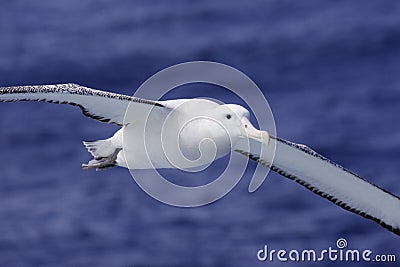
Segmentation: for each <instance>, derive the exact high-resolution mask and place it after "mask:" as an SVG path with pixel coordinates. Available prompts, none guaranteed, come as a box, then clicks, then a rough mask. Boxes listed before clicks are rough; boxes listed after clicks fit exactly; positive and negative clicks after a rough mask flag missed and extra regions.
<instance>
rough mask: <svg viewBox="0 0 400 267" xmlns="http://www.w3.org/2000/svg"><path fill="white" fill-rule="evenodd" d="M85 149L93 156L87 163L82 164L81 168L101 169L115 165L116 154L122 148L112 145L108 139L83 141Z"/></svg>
mask: <svg viewBox="0 0 400 267" xmlns="http://www.w3.org/2000/svg"><path fill="white" fill-rule="evenodd" d="M83 144H84V145H85V147H86V149H87V150H88V151H89V153H90V154H92V156H93V157H94V159H93V160H91V161H89V163H88V164H82V169H84V170H88V169H94V168H95V169H96V170H102V169H106V168H109V167H114V166H115V165H116V163H117V162H116V160H117V155H118V153H119V152H120V151H121V150H122V149H121V148H117V147H115V146H114V145H113V143H112V141H111V140H110V139H105V140H97V141H93V142H83Z"/></svg>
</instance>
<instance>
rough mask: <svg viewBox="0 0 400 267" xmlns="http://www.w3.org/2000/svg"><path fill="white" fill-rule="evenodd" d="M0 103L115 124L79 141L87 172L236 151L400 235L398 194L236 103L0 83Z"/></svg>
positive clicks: (177, 163)
mask: <svg viewBox="0 0 400 267" xmlns="http://www.w3.org/2000/svg"><path fill="white" fill-rule="evenodd" d="M0 101H1V102H13V101H46V102H50V103H56V104H69V105H74V106H78V107H79V108H80V109H81V110H82V112H83V114H84V115H86V116H88V117H90V118H92V119H95V120H98V121H101V122H106V123H112V124H115V125H118V126H120V127H121V128H120V129H119V130H118V131H117V132H116V133H115V134H114V135H113V136H112V137H110V138H108V139H105V140H98V141H93V142H83V143H84V145H85V147H86V148H87V150H88V151H89V152H90V153H91V154H92V156H93V159H92V160H91V161H89V162H88V163H87V164H82V168H83V169H85V170H86V169H96V170H102V169H105V168H110V167H113V166H120V167H125V168H129V169H150V168H193V167H199V166H203V165H206V164H209V163H211V162H212V161H214V160H215V159H218V158H221V157H223V156H225V155H227V154H229V153H230V152H231V151H235V152H238V153H241V154H243V155H245V156H246V157H248V158H250V159H252V160H255V161H257V162H258V163H259V164H262V165H264V166H266V167H268V168H270V169H271V170H273V171H275V172H277V173H279V174H280V175H282V176H284V177H286V178H288V179H290V180H293V181H295V182H296V183H298V184H300V185H302V186H304V187H305V188H307V189H309V190H310V191H312V192H313V193H315V194H317V195H319V196H321V197H323V198H325V199H327V200H329V201H331V202H332V203H334V204H336V205H338V206H339V207H341V208H344V209H346V210H348V211H350V212H353V213H355V214H358V215H360V216H362V217H365V218H367V219H370V220H373V221H375V222H377V223H378V224H380V225H381V226H383V227H384V228H386V229H387V230H389V231H391V232H393V233H395V234H397V235H400V199H399V197H397V196H395V195H393V194H391V193H390V192H388V191H386V190H384V189H382V188H380V187H378V186H377V185H374V184H372V183H370V182H368V181H367V180H365V179H363V178H361V177H360V176H358V175H357V174H355V173H353V172H351V171H349V170H347V169H345V168H344V167H342V166H340V165H338V164H336V163H334V162H333V161H331V160H329V159H327V158H325V157H324V156H322V155H320V154H318V153H317V152H315V151H314V150H312V149H310V148H309V147H307V146H305V145H300V144H296V143H292V142H289V141H286V140H284V139H281V138H278V137H275V136H272V135H270V134H269V133H268V132H266V131H262V130H258V129H256V128H255V127H254V126H253V125H252V124H251V123H250V120H249V117H250V113H249V111H248V110H246V109H245V108H243V107H242V106H239V105H234V104H219V103H216V102H214V101H211V100H206V99H177V100H167V101H152V100H146V99H141V98H137V97H132V96H126V95H121V94H116V93H110V92H105V91H100V90H95V89H91V88H87V87H84V86H81V85H77V84H73V83H69V84H56V85H37V86H13V87H1V88H0ZM160 151H161V152H160Z"/></svg>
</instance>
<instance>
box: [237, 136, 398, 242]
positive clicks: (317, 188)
mask: <svg viewBox="0 0 400 267" xmlns="http://www.w3.org/2000/svg"><path fill="white" fill-rule="evenodd" d="M274 146H275V147H276V151H275V155H274V159H273V161H272V162H271V160H268V159H267V160H266V159H265V158H263V156H260V153H257V152H255V153H253V152H252V151H245V150H240V149H239V150H236V151H237V152H239V153H241V154H243V155H245V156H247V157H249V158H250V159H252V160H255V161H257V162H258V163H259V164H262V165H264V166H266V167H268V168H270V169H271V170H273V171H275V172H277V173H278V174H280V175H282V176H284V177H286V178H288V179H290V180H293V181H295V182H296V183H298V184H300V185H302V186H304V187H305V188H307V189H309V190H310V191H312V192H313V193H315V194H317V195H319V196H321V197H323V198H326V199H328V200H329V201H331V202H333V203H334V204H336V205H338V206H340V207H342V208H344V209H346V210H348V211H351V212H353V213H356V214H358V215H361V216H363V217H364V218H367V219H370V220H373V221H375V222H377V223H378V224H380V225H381V226H383V227H384V228H386V229H388V230H389V231H391V232H393V233H395V234H397V235H400V199H399V197H397V196H395V195H393V194H391V193H390V192H388V191H386V190H384V189H382V188H380V187H378V186H376V185H374V184H372V183H370V182H368V181H367V180H365V179H363V178H361V177H360V176H358V175H357V174H355V173H353V172H351V171H349V170H347V169H345V168H344V167H342V166H340V165H338V164H336V163H334V162H333V161H331V160H329V159H327V158H325V157H324V156H322V155H320V154H318V153H317V152H315V151H314V150H312V149H310V148H309V147H307V146H304V145H300V144H296V143H292V142H289V141H286V140H284V139H280V138H276V137H271V144H269V145H268V146H267V147H265V148H263V149H264V150H265V151H267V152H266V154H267V153H268V150H271V149H272V147H274ZM265 151H264V152H265Z"/></svg>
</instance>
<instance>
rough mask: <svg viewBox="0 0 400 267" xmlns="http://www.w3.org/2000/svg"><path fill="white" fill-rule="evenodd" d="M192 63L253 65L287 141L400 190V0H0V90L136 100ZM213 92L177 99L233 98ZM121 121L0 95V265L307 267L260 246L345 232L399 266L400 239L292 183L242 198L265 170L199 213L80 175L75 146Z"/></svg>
mask: <svg viewBox="0 0 400 267" xmlns="http://www.w3.org/2000/svg"><path fill="white" fill-rule="evenodd" d="M192 60H210V61H216V62H221V63H224V64H228V65H230V66H233V67H235V68H237V69H239V70H240V71H242V72H244V73H245V74H247V75H248V76H249V77H250V78H251V79H253V80H254V81H255V82H256V84H257V85H258V86H259V87H260V88H261V90H262V91H263V94H264V95H265V97H266V98H267V99H268V101H269V103H270V106H271V109H272V111H273V113H274V116H275V120H276V127H277V134H278V136H280V137H282V138H285V139H287V140H290V141H293V142H297V143H302V144H307V145H309V146H310V147H311V148H313V149H314V150H316V151H318V152H319V153H321V154H323V155H325V156H326V157H328V158H330V159H332V160H333V161H335V162H337V163H339V164H341V165H343V166H345V167H347V168H348V169H350V170H352V171H354V172H356V173H358V174H360V175H361V176H363V177H365V178H366V179H368V180H369V181H371V182H373V183H375V184H378V185H379V186H381V187H383V188H385V189H386V190H388V191H390V192H392V193H394V194H396V195H400V176H399V170H400V2H399V1H395V0H393V1H385V0H380V1H361V0H360V1H314V0H310V1H286V0H283V1H282V0H263V1H257V0H256V1H247V2H246V1H212V0H204V1H183V0H181V1H175V0H173V1H161V0H159V1H144V0H142V1H126V0H124V1H106V0H98V1H77V0H68V1H67V0H59V1H50V0H43V1H23V0H17V1H2V3H1V8H0V86H11V85H31V84H55V83H66V82H74V83H79V84H82V85H86V86H89V87H92V88H98V89H102V90H107V91H112V92H117V93H123V94H129V95H131V94H133V93H134V92H135V90H136V89H137V88H138V87H139V86H140V85H141V84H142V82H144V81H145V80H146V79H148V78H149V77H150V76H151V75H153V74H155V73H156V72H157V71H160V70H162V69H163V68H166V67H169V66H172V65H174V64H177V63H182V62H186V61H192ZM210 88H211V87H207V85H204V87H201V88H200V87H199V86H197V87H190V86H189V87H186V89H185V87H182V88H181V89H180V90H178V89H177V90H176V91H174V93H173V94H172V95H173V97H197V96H203V97H205V96H209V95H208V94H211V93H212V92H213V95H212V97H214V98H218V99H219V100H221V101H224V102H229V100H230V99H231V97H230V96H229V95H228V94H227V93H224V92H222V91H221V92H220V91H218V90H216V91H215V90H212V88H211V89H210ZM172 95H171V96H172ZM117 129H118V128H117V127H116V126H113V125H108V124H104V123H100V122H97V121H94V120H91V119H89V118H86V117H84V116H83V115H82V114H81V113H80V110H79V109H77V108H75V107H71V106H64V105H51V104H47V103H29V102H21V103H1V104H0V266H298V265H299V263H293V262H279V261H278V260H277V259H276V258H275V259H274V261H273V262H269V261H266V262H260V261H258V260H257V256H256V254H257V252H258V251H259V250H260V249H262V248H264V245H268V248H269V249H275V250H279V249H285V250H287V251H289V250H291V249H298V250H303V249H314V250H316V251H321V250H323V249H328V248H329V247H332V248H336V241H337V240H338V239H339V238H345V239H346V240H347V242H348V248H349V249H359V250H360V251H362V250H365V249H369V250H371V251H372V252H373V254H374V255H375V254H395V255H396V256H397V263H384V264H383V263H382V265H379V266H398V265H399V262H400V249H399V248H400V238H399V237H398V236H396V235H394V234H392V233H390V232H389V231H387V230H385V229H384V228H382V227H380V226H379V225H377V224H376V223H374V222H372V221H370V220H367V219H364V218H362V217H360V216H357V215H355V214H352V213H350V212H347V211H345V210H343V209H341V208H339V207H337V206H335V205H333V204H332V203H330V202H329V201H327V200H325V199H323V198H321V197H319V196H317V195H314V194H312V193H311V192H310V191H308V190H306V189H305V188H303V187H301V186H299V185H298V184H296V183H294V182H292V181H290V180H288V179H286V178H283V177H281V176H279V175H277V174H274V173H270V174H269V175H268V178H267V179H266V181H265V182H264V183H263V185H262V186H261V187H260V189H259V190H257V191H256V192H255V193H252V194H250V193H248V191H247V187H248V184H249V181H250V174H251V169H252V168H253V169H254V167H255V164H252V165H251V166H250V169H249V170H248V172H247V173H246V175H245V176H244V177H243V179H242V180H241V181H240V183H239V184H238V185H237V186H236V187H235V188H234V189H233V190H232V191H231V192H230V193H229V194H228V195H226V196H225V197H224V198H222V199H221V200H219V201H217V202H215V203H212V204H210V205H207V206H203V207H199V208H176V207H172V206H168V205H165V204H162V203H160V202H158V201H156V200H155V199H153V198H151V197H149V196H148V195H147V194H146V193H144V192H143V191H142V190H141V189H140V188H139V186H138V185H137V184H136V183H135V182H134V180H133V179H132V177H131V175H130V173H129V171H128V170H126V169H122V168H113V169H109V170H106V171H102V172H95V171H82V170H81V164H82V163H86V162H87V161H89V160H90V155H89V153H87V151H86V150H85V148H84V147H83V145H82V143H81V142H82V141H83V140H96V139H103V138H107V137H109V136H111V135H112V134H113V133H114V132H115V131H116V130H117ZM217 171H218V168H217V170H216V172H217ZM168 173H169V175H171V176H174V172H173V171H171V172H168ZM209 173H210V172H207V174H206V175H203V177H201V175H195V178H193V179H200V180H197V181H194V182H193V183H194V184H196V183H200V184H201V183H202V181H209V180H210V178H209ZM187 179H190V176H189V177H188V178H187ZM202 179H203V180H202ZM354 190H357V188H354ZM372 201H373V200H372ZM399 212H400V211H399ZM309 264H310V263H303V264H302V265H304V266H308V265H309ZM317 264H318V265H320V266H334V265H335V266H336V265H337V264H340V265H341V266H366V265H365V264H366V263H365V262H338V261H336V262H332V261H329V260H325V261H323V262H319V263H315V264H311V265H312V266H314V265H317ZM375 266H378V265H375Z"/></svg>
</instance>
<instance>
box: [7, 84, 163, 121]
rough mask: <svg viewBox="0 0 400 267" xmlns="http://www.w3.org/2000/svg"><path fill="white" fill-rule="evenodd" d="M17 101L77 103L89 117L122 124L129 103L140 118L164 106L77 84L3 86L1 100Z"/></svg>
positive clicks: (75, 104)
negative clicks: (154, 108)
mask: <svg viewBox="0 0 400 267" xmlns="http://www.w3.org/2000/svg"><path fill="white" fill-rule="evenodd" d="M14 101H46V102H49V103H55V104H69V105H73V106H78V107H79V108H80V109H81V110H82V113H83V114H84V115H85V116H87V117H90V118H92V119H95V120H98V121H101V122H107V123H113V124H117V125H119V126H122V125H123V124H124V117H125V112H126V110H127V108H128V106H129V109H132V111H133V112H134V113H135V115H136V116H137V117H140V116H141V115H144V116H145V115H146V114H148V112H149V108H153V107H157V108H163V107H164V105H163V104H161V103H160V102H157V101H151V100H146V99H141V98H137V97H132V96H127V95H121V94H116V93H110V92H104V91H100V90H95V89H91V88H88V87H84V86H81V85H78V84H74V83H68V84H55V85H31V86H12V87H0V102H14Z"/></svg>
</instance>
